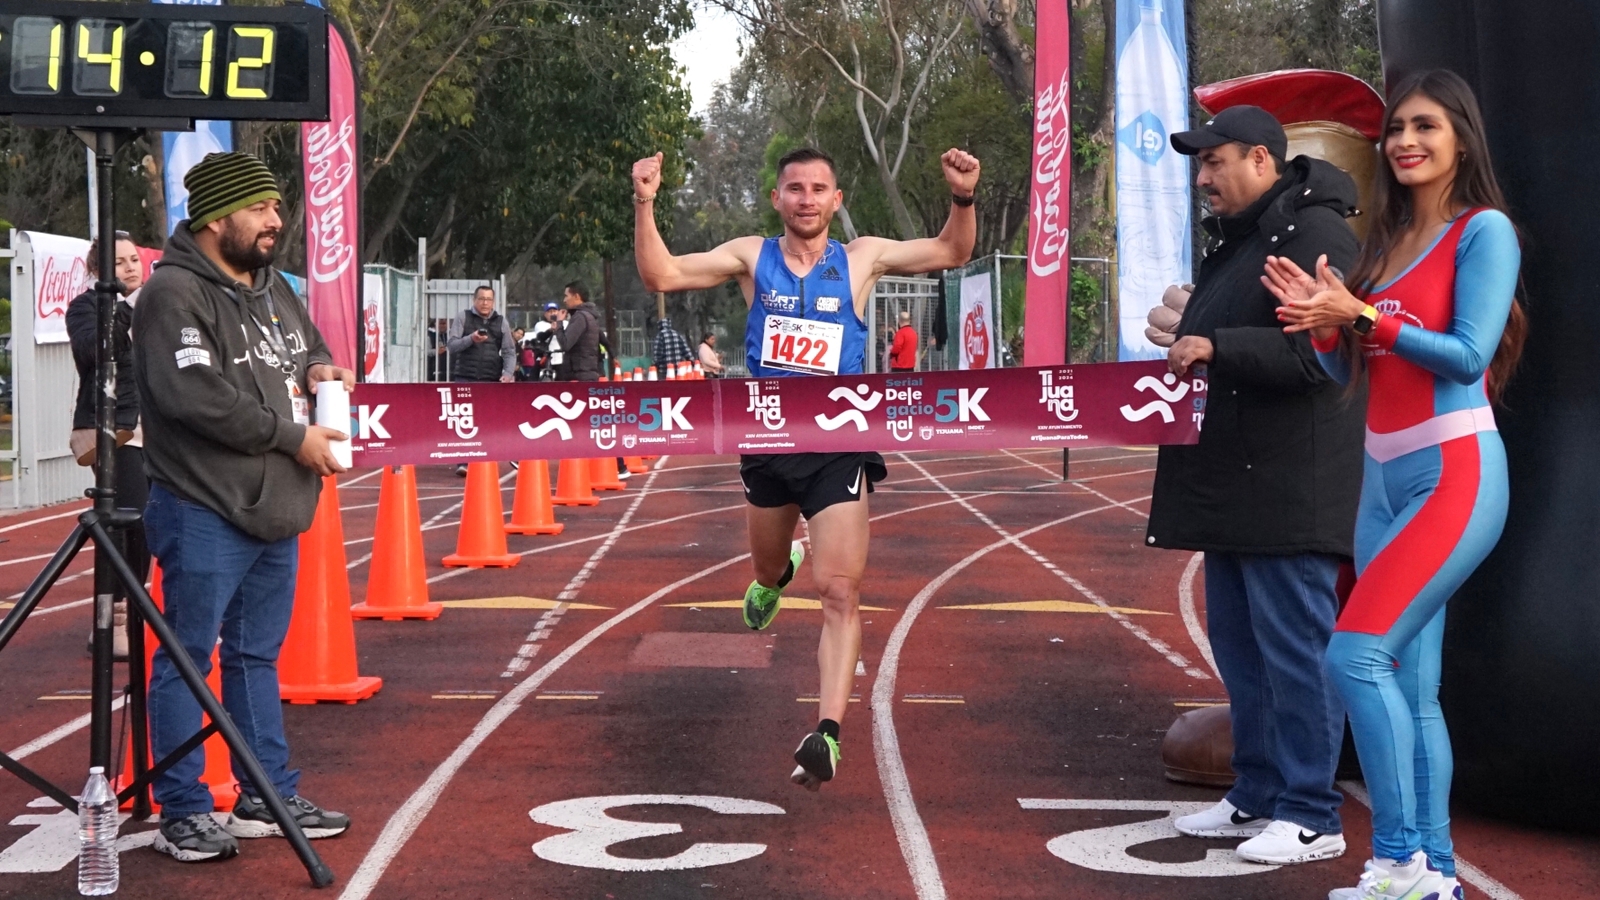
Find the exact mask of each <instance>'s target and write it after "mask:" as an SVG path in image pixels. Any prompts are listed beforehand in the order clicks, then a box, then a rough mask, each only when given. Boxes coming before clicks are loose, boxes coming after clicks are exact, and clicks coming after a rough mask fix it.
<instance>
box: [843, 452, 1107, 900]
mask: <svg viewBox="0 0 1600 900" xmlns="http://www.w3.org/2000/svg"><path fill="white" fill-rule="evenodd" d="M907 462H910V460H907ZM911 464H912V465H916V463H911ZM952 502H954V501H952ZM1108 509H1116V505H1115V504H1108V505H1106V506H1099V507H1095V508H1093V509H1086V510H1083V511H1081V512H1076V513H1073V514H1072V515H1070V516H1063V517H1061V518H1059V519H1056V520H1054V521H1051V522H1046V523H1044V524H1043V525H1036V526H1034V527H1033V528H1029V529H1028V530H1026V531H1023V532H1021V533H1020V534H1018V535H1016V536H1015V537H1013V536H1012V535H1003V536H1002V538H1001V540H998V541H995V542H994V543H992V544H989V545H988V546H986V547H980V548H978V549H977V550H974V551H972V553H970V554H968V555H967V557H966V558H965V559H963V560H961V561H960V562H958V563H956V564H955V565H953V566H951V567H950V568H948V569H945V570H944V571H943V572H941V573H940V574H939V576H938V577H937V578H935V579H933V580H932V581H930V582H928V584H927V585H926V586H924V587H923V589H922V590H921V591H918V592H917V595H916V596H915V597H913V598H912V599H911V602H910V603H909V604H907V605H906V611H905V612H904V613H903V614H901V616H900V621H899V622H897V623H895V626H894V630H893V631H892V632H890V633H889V641H888V643H887V644H885V645H884V648H883V657H882V658H881V659H880V660H879V661H878V678H877V680H876V681H874V682H873V684H872V737H873V747H872V752H873V755H874V756H875V757H876V758H877V763H878V778H879V780H880V781H882V782H883V794H884V799H885V800H887V801H888V804H889V818H890V820H891V821H892V822H893V823H894V833H895V838H896V839H897V840H898V841H899V842H900V853H901V855H902V856H904V857H905V860H906V867H907V868H908V869H910V870H911V884H912V886H913V887H914V888H915V889H916V892H917V897H918V900H944V898H945V890H944V880H943V879H942V878H941V877H940V875H939V861H938V860H937V859H936V858H935V857H934V853H933V844H932V842H930V841H929V840H928V829H927V828H926V827H925V826H924V825H923V824H922V816H921V815H919V814H918V813H917V802H916V800H915V799H914V798H913V797H912V796H911V780H910V778H909V776H907V774H906V765H905V760H904V758H903V757H902V756H901V755H900V736H899V734H898V733H897V732H896V731H895V727H894V696H895V683H896V681H897V679H898V676H899V668H900V651H901V649H902V648H904V647H905V643H906V637H907V635H909V634H910V633H911V626H912V625H913V624H915V623H916V620H917V616H918V615H920V614H921V613H922V610H923V608H924V607H926V606H927V605H928V601H929V600H930V599H932V597H933V595H934V594H935V593H937V592H938V590H939V589H940V588H942V587H944V586H945V584H946V583H947V582H949V581H950V579H951V578H954V577H955V576H956V575H957V574H958V573H960V572H961V571H962V570H963V569H965V568H967V567H968V566H970V565H972V564H973V563H975V562H977V561H978V560H980V559H982V558H983V557H984V556H986V555H988V554H989V553H991V552H993V551H995V550H998V549H1000V548H1001V547H1004V546H1006V545H1007V544H1013V543H1016V542H1017V540H1018V539H1020V538H1023V537H1027V536H1028V535H1031V534H1033V533H1035V532H1038V531H1043V530H1044V529H1046V528H1051V527H1053V526H1056V525H1060V524H1062V523H1063V522H1070V521H1072V520H1073V519H1077V518H1081V517H1083V516H1087V515H1090V514H1092V513H1097V512H1104V511H1105V510H1108Z"/></svg>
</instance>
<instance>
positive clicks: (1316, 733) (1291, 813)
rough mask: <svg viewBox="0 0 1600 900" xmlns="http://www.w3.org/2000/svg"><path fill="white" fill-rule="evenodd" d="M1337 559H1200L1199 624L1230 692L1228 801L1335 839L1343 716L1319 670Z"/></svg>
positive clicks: (1335, 604) (1335, 603) (1334, 602)
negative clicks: (1202, 601) (1202, 596)
mask: <svg viewBox="0 0 1600 900" xmlns="http://www.w3.org/2000/svg"><path fill="white" fill-rule="evenodd" d="M1339 564H1340V560H1339V557H1337V556H1329V555H1326V554H1320V553H1303V554H1297V555H1294V556H1261V555H1252V554H1239V553H1209V552H1208V553H1207V554H1206V622H1207V625H1208V629H1209V631H1210V637H1211V650H1212V653H1213V654H1214V655H1215V657H1216V660H1217V669H1218V670H1219V671H1220V672H1221V673H1222V683H1223V685H1224V686H1226V687H1227V689H1228V699H1229V702H1230V703H1231V705H1232V709H1231V713H1232V717H1233V771H1234V773H1235V774H1236V775H1237V776H1238V780H1237V781H1235V782H1234V785H1233V789H1232V790H1231V791H1229V792H1228V802H1229V803H1232V804H1233V805H1234V806H1236V807H1238V808H1239V809H1240V810H1241V811H1243V812H1244V813H1245V814H1247V815H1251V816H1261V817H1266V818H1272V819H1280V820H1282V821H1285V822H1293V823H1294V824H1296V825H1299V826H1301V827H1303V828H1307V829H1310V830H1311V831H1315V832H1318V833H1319V834H1337V833H1340V832H1341V831H1342V830H1343V829H1342V828H1341V826H1340V824H1339V804H1340V803H1342V802H1343V800H1344V798H1343V796H1342V795H1341V794H1340V793H1339V792H1338V791H1337V790H1335V789H1334V786H1333V778H1334V770H1335V768H1336V767H1337V766H1338V764H1339V749H1340V747H1341V745H1342V743H1343V740H1344V708H1343V707H1342V706H1341V705H1340V703H1339V696H1338V693H1337V692H1336V691H1335V690H1334V686H1333V682H1332V679H1330V678H1329V677H1328V673H1327V671H1326V670H1325V668H1324V667H1323V657H1324V655H1325V654H1326V653H1327V650H1328V639H1329V638H1330V637H1331V636H1332V634H1333V623H1334V618H1335V616H1336V615H1337V613H1338V608H1339V599H1338V595H1337V593H1336V592H1335V585H1336V583H1337V581H1338V577H1339Z"/></svg>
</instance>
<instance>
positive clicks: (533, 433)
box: [517, 391, 587, 441]
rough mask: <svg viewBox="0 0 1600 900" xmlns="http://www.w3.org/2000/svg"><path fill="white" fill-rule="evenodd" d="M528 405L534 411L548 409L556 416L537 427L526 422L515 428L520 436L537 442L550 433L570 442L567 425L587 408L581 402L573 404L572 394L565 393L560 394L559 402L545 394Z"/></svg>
mask: <svg viewBox="0 0 1600 900" xmlns="http://www.w3.org/2000/svg"><path fill="white" fill-rule="evenodd" d="M569 404H570V405H569ZM528 405H529V406H532V407H533V408H534V409H548V410H551V411H553V412H554V413H555V414H556V417H555V418H551V419H546V420H545V421H544V422H543V423H541V424H539V425H538V426H534V425H532V424H530V423H528V422H523V423H522V424H520V425H518V426H517V430H519V431H521V432H522V436H523V437H525V438H527V439H528V440H530V441H537V440H538V439H540V438H542V437H544V436H545V435H547V434H550V433H551V432H556V433H559V434H560V435H561V439H562V440H563V441H570V440H572V428H571V427H570V426H569V425H567V423H568V422H571V421H572V420H573V419H576V418H578V417H579V416H581V415H583V411H584V409H586V408H587V407H586V406H585V404H584V402H583V401H582V400H578V401H577V402H576V403H574V402H573V399H572V394H571V393H569V392H567V391H562V392H561V399H559V400H557V399H556V398H555V397H552V396H551V395H549V394H545V395H543V396H541V397H538V398H536V399H535V400H534V401H533V402H532V403H530V404H528Z"/></svg>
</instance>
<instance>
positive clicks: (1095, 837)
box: [1017, 799, 1276, 878]
mask: <svg viewBox="0 0 1600 900" xmlns="http://www.w3.org/2000/svg"><path fill="white" fill-rule="evenodd" d="M1017 803H1019V804H1021V806H1022V808H1023V809H1094V810H1138V811H1149V812H1163V813H1166V816H1164V817H1163V818H1159V819H1146V820H1144V821H1142V822H1131V823H1129V824H1127V825H1111V826H1107V827H1105V828H1090V829H1086V830H1084V831H1069V832H1067V833H1066V834H1063V835H1058V836H1056V837H1053V838H1051V839H1050V841H1049V842H1048V843H1046V844H1045V849H1046V850H1049V851H1050V852H1051V853H1052V854H1053V855H1055V856H1057V857H1060V858H1061V859H1064V860H1066V861H1067V862H1069V863H1072V864H1073V865H1075V866H1082V867H1084V868H1085V869H1093V870H1095V871H1097V872H1117V873H1120V874H1124V875H1165V876H1169V877H1178V878H1218V877H1229V876H1237V875H1255V874H1258V873H1261V872H1271V871H1272V870H1273V869H1274V868H1276V867H1274V866H1258V865H1256V864H1255V863H1248V862H1245V861H1244V860H1242V859H1239V858H1238V857H1237V856H1234V855H1233V851H1232V850H1207V851H1206V858H1205V859H1201V860H1196V861H1193V862H1156V861H1154V860H1149V859H1140V858H1139V857H1137V856H1134V855H1132V854H1131V853H1129V852H1128V851H1129V850H1130V849H1132V848H1134V847H1137V846H1139V845H1140V844H1148V843H1151V842H1152V841H1161V840H1166V839H1168V838H1176V837H1178V836H1179V835H1178V832H1177V830H1176V829H1175V828H1173V826H1172V823H1173V822H1174V821H1175V820H1176V819H1177V818H1178V817H1179V816H1186V815H1189V814H1190V813H1197V812H1200V811H1201V810H1203V809H1209V808H1210V807H1211V806H1212V804H1210V803H1179V802H1169V801H1165V800H1037V799H1019V800H1018V801H1017Z"/></svg>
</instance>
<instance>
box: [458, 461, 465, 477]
mask: <svg viewBox="0 0 1600 900" xmlns="http://www.w3.org/2000/svg"><path fill="white" fill-rule="evenodd" d="M456 474H457V475H460V476H461V477H462V478H465V477H467V464H466V463H462V464H461V465H459V466H456Z"/></svg>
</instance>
